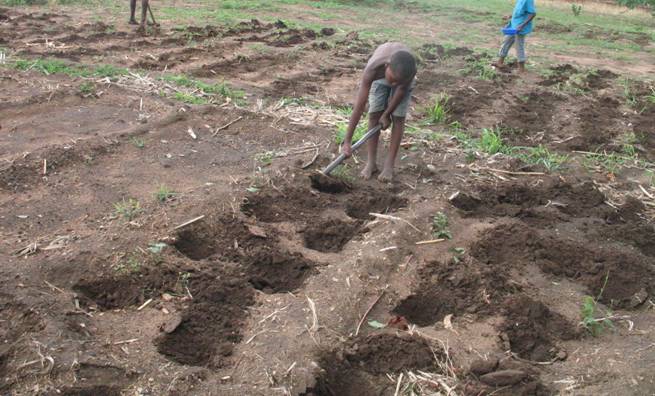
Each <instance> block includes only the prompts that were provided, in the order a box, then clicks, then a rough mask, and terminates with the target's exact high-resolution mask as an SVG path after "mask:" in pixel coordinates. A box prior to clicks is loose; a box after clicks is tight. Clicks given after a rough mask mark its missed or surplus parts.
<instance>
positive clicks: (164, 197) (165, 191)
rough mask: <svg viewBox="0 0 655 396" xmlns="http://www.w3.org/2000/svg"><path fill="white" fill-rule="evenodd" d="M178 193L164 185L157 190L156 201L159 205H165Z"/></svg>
mask: <svg viewBox="0 0 655 396" xmlns="http://www.w3.org/2000/svg"><path fill="white" fill-rule="evenodd" d="M176 194H177V193H176V192H174V191H172V190H171V189H170V188H168V187H166V185H164V184H162V185H160V186H159V187H158V188H157V191H155V199H156V200H157V202H159V203H164V202H166V201H168V200H169V199H171V198H173V197H174V196H175V195H176Z"/></svg>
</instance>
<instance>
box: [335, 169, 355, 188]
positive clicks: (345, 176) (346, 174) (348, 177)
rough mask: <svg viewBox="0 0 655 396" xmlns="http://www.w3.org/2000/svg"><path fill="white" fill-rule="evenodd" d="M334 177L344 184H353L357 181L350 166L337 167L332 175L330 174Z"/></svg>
mask: <svg viewBox="0 0 655 396" xmlns="http://www.w3.org/2000/svg"><path fill="white" fill-rule="evenodd" d="M330 175H331V176H332V177H335V178H337V179H339V180H341V181H343V182H346V183H350V184H352V183H353V182H354V181H355V178H354V177H353V175H352V173H351V171H350V167H349V166H348V165H339V166H337V167H336V168H335V169H334V170H333V171H332V173H330Z"/></svg>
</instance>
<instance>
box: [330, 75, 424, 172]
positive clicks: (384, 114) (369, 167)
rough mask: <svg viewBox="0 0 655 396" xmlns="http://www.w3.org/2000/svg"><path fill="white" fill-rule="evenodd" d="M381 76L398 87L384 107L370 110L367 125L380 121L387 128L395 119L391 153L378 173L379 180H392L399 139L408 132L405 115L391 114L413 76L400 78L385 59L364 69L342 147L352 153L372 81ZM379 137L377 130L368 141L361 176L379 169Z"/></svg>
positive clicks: (347, 154)
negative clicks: (356, 130)
mask: <svg viewBox="0 0 655 396" xmlns="http://www.w3.org/2000/svg"><path fill="white" fill-rule="evenodd" d="M381 78H386V79H387V81H388V82H389V83H390V84H391V86H393V87H394V88H395V89H396V91H395V92H394V95H393V96H392V97H391V99H390V100H389V103H388V104H387V108H386V109H385V110H384V111H381V112H376V113H369V115H368V126H369V129H370V128H373V127H374V126H376V125H378V124H380V125H382V129H387V128H389V126H390V125H391V124H392V122H393V127H392V128H391V144H390V145H389V155H388V156H387V159H386V161H385V162H384V167H383V168H382V172H381V173H380V176H379V177H378V180H380V181H384V182H389V181H391V180H392V178H393V167H394V164H395V162H396V156H397V155H398V149H399V147H400V141H401V140H402V137H403V133H404V132H405V117H394V116H392V114H393V112H394V110H396V107H398V105H399V104H400V102H402V100H403V98H404V97H405V94H406V93H407V90H408V89H409V87H410V84H411V83H412V80H413V79H414V76H412V77H411V78H409V79H407V80H405V81H401V80H400V79H398V78H397V77H396V76H395V75H394V73H393V71H392V70H391V67H390V66H389V64H386V63H385V64H384V65H381V66H380V67H378V68H376V69H373V70H370V71H368V72H365V73H364V75H363V76H362V80H361V83H360V86H359V91H358V92H357V98H356V99H355V105H354V108H353V112H352V115H351V116H350V122H349V123H348V129H347V130H346V137H345V139H344V142H343V145H342V146H341V151H342V152H343V153H344V154H345V155H346V156H351V155H352V146H351V145H352V138H353V134H354V132H355V129H356V128H357V124H358V123H359V120H360V119H361V118H362V114H363V113H364V109H365V107H366V103H367V101H368V94H369V91H370V90H371V84H373V81H375V80H379V79H381ZM379 140H380V135H379V134H377V135H375V136H373V137H372V138H371V139H369V141H368V142H367V151H368V162H367V164H366V167H365V168H364V170H363V171H362V173H361V176H362V177H363V178H364V179H370V178H371V177H372V176H373V174H374V173H375V172H376V171H377V164H376V159H377V152H378V143H379Z"/></svg>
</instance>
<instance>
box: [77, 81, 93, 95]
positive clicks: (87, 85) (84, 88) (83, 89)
mask: <svg viewBox="0 0 655 396" xmlns="http://www.w3.org/2000/svg"><path fill="white" fill-rule="evenodd" d="M95 93H96V85H95V84H94V83H93V82H91V81H85V82H83V83H82V84H80V94H82V95H83V96H91V95H95Z"/></svg>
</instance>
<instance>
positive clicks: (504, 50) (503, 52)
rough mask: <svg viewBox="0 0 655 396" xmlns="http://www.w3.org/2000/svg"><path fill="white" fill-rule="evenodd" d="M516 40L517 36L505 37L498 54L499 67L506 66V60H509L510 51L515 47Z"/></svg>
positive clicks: (497, 63)
mask: <svg viewBox="0 0 655 396" xmlns="http://www.w3.org/2000/svg"><path fill="white" fill-rule="evenodd" d="M515 38H516V36H505V40H504V41H503V45H502V46H501V47H500V51H499V52H498V62H496V65H497V66H503V65H504V64H505V58H507V54H509V49H510V48H512V45H514V40H515Z"/></svg>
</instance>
